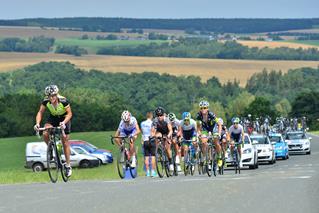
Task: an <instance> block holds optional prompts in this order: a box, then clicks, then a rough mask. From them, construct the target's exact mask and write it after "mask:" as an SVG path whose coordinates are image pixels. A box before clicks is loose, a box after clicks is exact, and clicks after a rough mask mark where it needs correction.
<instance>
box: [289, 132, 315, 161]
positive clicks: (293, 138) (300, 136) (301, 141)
mask: <svg viewBox="0 0 319 213" xmlns="http://www.w3.org/2000/svg"><path fill="white" fill-rule="evenodd" d="M285 141H286V142H287V144H288V150H289V154H298V153H300V154H307V155H310V154H311V137H309V138H308V137H307V136H306V133H305V132H303V131H295V132H287V134H286V140H285Z"/></svg>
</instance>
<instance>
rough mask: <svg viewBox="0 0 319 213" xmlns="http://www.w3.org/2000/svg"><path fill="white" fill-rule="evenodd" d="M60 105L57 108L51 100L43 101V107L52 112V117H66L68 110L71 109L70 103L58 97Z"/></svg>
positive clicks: (46, 98) (45, 99)
mask: <svg viewBox="0 0 319 213" xmlns="http://www.w3.org/2000/svg"><path fill="white" fill-rule="evenodd" d="M58 100H59V103H58V105H57V106H56V107H54V106H53V105H52V104H51V102H50V100H49V98H48V97H45V98H44V99H43V101H42V105H43V106H45V107H46V108H47V109H48V110H49V111H50V116H54V117H65V115H66V109H67V108H68V107H70V103H69V101H68V100H67V99H66V98H65V97H63V96H60V95H58Z"/></svg>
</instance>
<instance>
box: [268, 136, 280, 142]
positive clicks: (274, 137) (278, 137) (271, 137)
mask: <svg viewBox="0 0 319 213" xmlns="http://www.w3.org/2000/svg"><path fill="white" fill-rule="evenodd" d="M269 139H270V141H271V142H277V143H278V142H280V141H281V137H280V136H270V137H269Z"/></svg>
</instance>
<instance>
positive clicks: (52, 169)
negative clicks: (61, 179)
mask: <svg viewBox="0 0 319 213" xmlns="http://www.w3.org/2000/svg"><path fill="white" fill-rule="evenodd" d="M57 153H58V152H57V148H56V145H55V143H54V142H53V141H50V142H49V144H48V147H47V168H48V173H49V177H50V180H51V182H52V183H55V182H57V180H58V175H59V169H60V167H59V164H58V154H57Z"/></svg>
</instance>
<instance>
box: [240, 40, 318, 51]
mask: <svg viewBox="0 0 319 213" xmlns="http://www.w3.org/2000/svg"><path fill="white" fill-rule="evenodd" d="M237 42H238V43H240V44H242V45H245V46H248V47H258V48H263V47H269V48H277V47H289V48H295V49H298V48H300V47H301V48H304V49H308V48H318V46H315V45H308V44H297V43H290V42H282V41H237Z"/></svg>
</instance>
